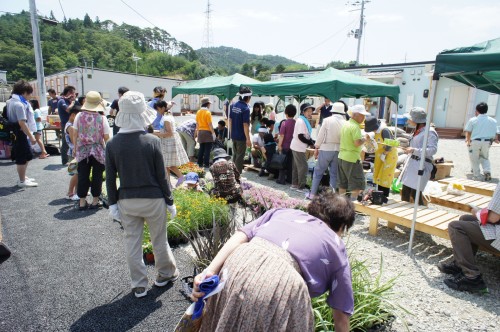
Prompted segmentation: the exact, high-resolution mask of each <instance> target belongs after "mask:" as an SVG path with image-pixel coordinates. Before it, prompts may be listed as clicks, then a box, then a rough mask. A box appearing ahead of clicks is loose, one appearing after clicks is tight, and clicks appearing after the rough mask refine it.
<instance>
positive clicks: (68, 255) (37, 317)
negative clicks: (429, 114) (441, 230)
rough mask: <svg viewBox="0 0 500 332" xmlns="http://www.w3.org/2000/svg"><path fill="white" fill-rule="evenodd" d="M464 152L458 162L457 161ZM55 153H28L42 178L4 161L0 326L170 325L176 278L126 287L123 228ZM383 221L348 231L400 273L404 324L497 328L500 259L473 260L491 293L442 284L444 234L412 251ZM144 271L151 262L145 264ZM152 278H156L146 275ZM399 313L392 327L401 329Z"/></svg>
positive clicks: (352, 240) (179, 304) (388, 269)
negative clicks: (372, 231)
mask: <svg viewBox="0 0 500 332" xmlns="http://www.w3.org/2000/svg"><path fill="white" fill-rule="evenodd" d="M497 151H500V150H499V149H498V146H496V147H493V148H492V149H491V160H492V164H493V165H494V167H493V174H492V175H493V177H494V179H493V182H498V176H499V174H497V172H498V171H496V170H497V169H498V167H495V165H499V164H500V154H499V153H498V152H497ZM437 156H443V157H445V159H447V160H453V161H455V168H454V169H453V171H452V175H453V176H458V177H466V175H467V173H468V171H469V170H470V165H469V161H468V156H467V150H466V148H465V147H464V145H463V141H462V140H441V141H440V143H439V152H438V155H437ZM461 161H462V162H461ZM59 163H60V157H58V156H56V157H51V158H48V159H45V160H39V159H36V160H34V161H33V162H32V163H31V164H30V166H29V169H28V170H29V175H30V176H31V177H35V178H36V179H37V182H39V183H40V187H38V188H29V189H26V190H18V189H17V188H16V187H15V182H16V171H15V165H13V164H12V163H10V162H8V161H0V167H1V168H0V169H1V172H0V183H1V185H0V196H1V197H2V198H1V199H0V215H1V223H2V224H1V227H2V229H3V241H4V242H5V243H6V244H7V245H8V246H9V247H10V248H11V250H12V251H13V256H12V257H11V259H9V260H8V261H7V262H5V263H4V264H2V265H0V276H1V280H2V282H1V283H0V299H1V304H0V331H42V330H51V331H52V330H75V331H79V330H82V331H83V330H85V331H102V330H109V331H123V330H133V331H146V330H147V331H157V330H158V331H160V330H162V331H164V330H172V329H173V327H174V326H175V324H176V322H177V321H178V319H179V318H180V317H181V315H182V312H183V310H184V309H185V308H186V307H187V304H188V302H187V301H186V300H185V299H184V297H183V296H182V295H181V294H180V293H179V284H178V283H177V284H175V285H174V286H173V287H171V288H169V289H163V288H162V289H158V288H155V287H153V288H152V290H151V291H150V292H149V293H148V296H147V297H146V298H145V299H141V300H137V299H135V298H134V297H133V295H132V294H131V293H130V289H129V277H128V269H127V265H126V261H125V253H124V250H123V240H122V239H123V236H122V234H123V231H122V230H121V229H120V225H119V224H118V223H113V222H111V221H110V220H109V218H108V215H107V211H106V210H100V211H97V212H95V213H90V212H79V211H77V210H75V209H74V208H73V204H71V203H68V201H66V200H65V199H64V198H62V197H64V194H65V192H66V189H67V181H68V176H67V174H66V170H65V168H62V167H61V166H59ZM243 176H244V177H246V178H247V180H248V181H251V182H255V183H259V184H262V185H267V186H270V187H273V188H276V189H280V190H283V191H285V192H286V193H288V194H289V195H290V196H292V197H296V198H301V197H303V194H300V193H297V192H296V191H292V190H290V189H289V186H281V185H278V184H276V183H275V182H274V181H269V180H267V179H266V178H259V177H258V176H257V173H255V172H244V174H243ZM384 226H385V224H384V222H382V223H381V227H380V230H379V235H378V236H377V237H372V236H370V235H368V232H367V231H368V217H365V216H358V217H357V221H356V224H355V226H354V227H353V229H352V230H351V232H350V235H349V237H348V239H346V241H348V243H349V247H351V248H352V250H353V252H354V253H355V254H356V255H357V256H358V257H359V258H362V259H366V261H367V263H368V264H369V265H370V267H371V269H372V271H373V272H374V273H376V272H377V271H378V267H379V263H380V259H381V257H383V268H384V274H383V279H386V280H387V279H389V278H391V277H393V276H396V275H399V278H398V281H397V284H396V286H395V291H396V293H397V296H396V297H395V300H396V302H398V303H399V304H401V305H402V306H404V307H405V308H406V309H408V310H409V311H410V312H411V313H412V315H403V317H404V319H405V320H406V321H407V323H408V329H409V330H410V331H497V329H498V326H500V319H499V315H500V275H499V273H498V271H500V262H499V260H498V258H496V257H493V256H491V255H489V254H485V253H480V254H479V255H478V262H479V264H480V268H481V270H482V272H483V275H484V278H485V280H486V282H487V284H488V286H489V289H490V293H489V294H488V295H483V296H481V295H474V294H468V293H461V292H455V291H452V290H450V289H448V288H447V287H446V286H445V285H444V284H443V280H444V276H443V275H442V274H441V273H440V272H439V271H438V270H437V268H436V267H435V266H436V264H437V263H438V262H440V261H443V260H446V259H448V258H450V257H451V256H452V251H451V246H450V243H449V241H447V240H443V239H440V238H436V237H432V236H428V235H426V234H420V233H418V232H417V233H416V237H415V241H414V243H415V248H414V255H413V256H409V255H408V254H407V250H408V239H409V230H408V229H406V228H400V227H398V228H396V230H389V229H387V228H386V227H384ZM186 249H188V248H183V247H177V248H175V249H174V255H175V257H176V259H177V262H178V265H179V268H180V270H181V273H182V275H189V274H191V273H192V270H191V269H192V268H191V264H190V257H189V252H190V250H186ZM148 274H149V278H150V280H154V277H155V275H154V269H153V268H151V267H149V269H148ZM150 283H152V282H150ZM405 329H406V328H405V326H404V324H403V321H402V320H401V319H398V320H396V321H395V323H394V324H393V327H392V330H393V331H402V330H405Z"/></svg>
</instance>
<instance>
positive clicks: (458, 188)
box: [446, 183, 465, 196]
mask: <svg viewBox="0 0 500 332" xmlns="http://www.w3.org/2000/svg"><path fill="white" fill-rule="evenodd" d="M446 192H448V194H450V195H456V196H461V195H463V194H465V188H464V186H463V185H462V184H460V183H450V184H448V187H446Z"/></svg>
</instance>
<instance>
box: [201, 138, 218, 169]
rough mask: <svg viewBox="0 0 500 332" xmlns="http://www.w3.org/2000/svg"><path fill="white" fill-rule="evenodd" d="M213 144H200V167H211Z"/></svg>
mask: <svg viewBox="0 0 500 332" xmlns="http://www.w3.org/2000/svg"><path fill="white" fill-rule="evenodd" d="M212 144H214V143H213V142H207V143H200V150H199V151H198V166H200V167H209V166H210V152H211V151H212Z"/></svg>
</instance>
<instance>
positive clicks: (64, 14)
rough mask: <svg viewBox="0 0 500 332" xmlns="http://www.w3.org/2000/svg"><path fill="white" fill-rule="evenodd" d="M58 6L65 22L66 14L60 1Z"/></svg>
mask: <svg viewBox="0 0 500 332" xmlns="http://www.w3.org/2000/svg"><path fill="white" fill-rule="evenodd" d="M59 6H61V10H62V12H63V16H64V20H65V21H66V13H65V12H64V8H63V6H62V3H61V0H59Z"/></svg>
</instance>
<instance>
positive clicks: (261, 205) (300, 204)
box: [242, 184, 308, 217]
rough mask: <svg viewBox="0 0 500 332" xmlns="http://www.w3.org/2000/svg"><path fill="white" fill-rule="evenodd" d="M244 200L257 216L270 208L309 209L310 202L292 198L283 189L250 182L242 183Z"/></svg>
mask: <svg viewBox="0 0 500 332" xmlns="http://www.w3.org/2000/svg"><path fill="white" fill-rule="evenodd" d="M242 188H243V201H244V204H245V205H246V207H248V208H249V209H250V211H251V212H252V214H253V215H254V216H255V217H260V216H261V215H262V214H264V213H265V212H266V211H267V210H270V209H279V208H287V209H298V210H302V211H306V210H307V204H308V202H306V201H304V200H302V199H297V198H291V197H290V196H288V195H287V194H285V193H284V192H282V191H279V190H274V189H271V188H269V187H256V186H251V185H248V184H242Z"/></svg>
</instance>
